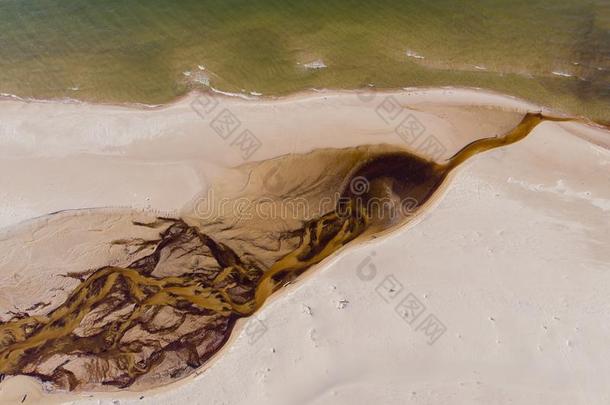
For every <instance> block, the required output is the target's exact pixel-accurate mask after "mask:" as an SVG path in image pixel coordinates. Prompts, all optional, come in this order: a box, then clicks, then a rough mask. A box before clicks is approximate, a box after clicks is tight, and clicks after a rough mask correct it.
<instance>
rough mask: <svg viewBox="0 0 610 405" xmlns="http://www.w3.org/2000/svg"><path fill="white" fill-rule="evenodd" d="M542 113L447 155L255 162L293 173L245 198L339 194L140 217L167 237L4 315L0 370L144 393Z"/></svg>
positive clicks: (362, 150) (335, 153)
mask: <svg viewBox="0 0 610 405" xmlns="http://www.w3.org/2000/svg"><path fill="white" fill-rule="evenodd" d="M545 120H558V119H555V118H548V117H544V116H542V115H540V114H527V115H525V117H524V118H523V120H522V121H521V122H520V123H519V124H518V125H517V126H516V127H515V128H514V129H513V130H511V131H510V132H508V133H507V134H505V135H504V136H502V137H494V138H485V139H481V140H478V141H475V142H473V143H471V144H469V145H467V146H466V147H464V148H463V149H462V150H461V151H459V152H458V153H457V154H456V155H455V156H454V157H453V158H451V159H450V160H449V161H448V162H447V163H444V164H441V163H436V162H431V161H428V160H425V159H423V158H421V157H418V156H416V155H413V154H410V153H407V152H405V151H404V150H401V149H398V148H393V147H388V146H383V147H366V146H364V147H358V148H350V149H341V150H320V151H314V152H312V153H310V154H307V155H295V156H287V157H283V158H279V159H274V160H271V161H265V162H262V163H258V164H257V165H258V166H256V167H254V168H250V170H252V171H253V173H254V175H255V176H258V177H259V178H261V179H263V180H267V179H268V177H266V176H267V175H268V174H269V173H275V172H278V170H279V171H280V173H281V174H282V176H283V178H284V181H283V184H282V185H281V186H277V185H276V186H275V187H271V189H272V190H271V191H269V190H265V189H264V187H262V188H263V189H261V187H258V186H255V187H254V189H255V190H254V191H252V190H250V191H249V192H250V193H251V194H250V196H252V195H256V196H258V197H261V196H265V195H266V194H270V195H272V196H273V198H272V202H273V203H274V204H276V205H277V204H280V205H281V204H282V202H283V201H286V199H287V198H289V197H297V196H298V197H299V198H303V201H306V202H307V203H308V204H312V203H315V202H316V201H318V202H319V201H320V200H321V199H322V198H325V197H327V196H332V197H330V199H329V200H328V201H332V205H331V206H330V207H329V209H324V208H319V207H321V205H318V206H317V207H318V208H315V209H314V208H311V207H309V206H308V207H306V209H305V210H304V211H302V212H300V211H299V212H295V211H294V210H293V211H291V212H290V213H289V214H290V215H289V216H288V217H282V218H257V217H256V216H254V217H249V218H247V219H245V220H242V219H241V218H237V219H236V218H235V214H234V213H226V212H225V213H222V214H219V215H218V216H214V215H211V216H207V217H206V218H203V219H202V218H201V216H198V215H196V214H190V215H185V216H184V217H181V218H160V217H158V218H153V219H151V220H150V221H147V222H136V221H134V222H133V227H142V228H147V229H154V230H158V238H156V239H153V240H142V239H137V238H136V239H129V238H128V239H122V240H116V241H114V243H115V244H119V245H125V246H129V247H130V248H131V249H132V250H131V251H132V260H131V261H130V262H129V263H127V264H126V265H124V266H105V267H101V268H97V269H94V270H88V271H83V272H82V273H78V274H68V275H66V276H67V277H72V278H76V279H78V280H79V284H78V286H77V288H76V289H74V290H72V291H71V292H70V293H69V295H68V298H67V299H66V300H65V301H64V302H63V303H61V304H60V305H58V306H56V307H55V308H53V309H51V310H50V311H49V312H47V313H46V314H45V315H35V316H34V315H30V314H28V313H26V312H24V313H18V314H14V315H13V316H12V318H11V319H9V320H8V321H6V322H3V323H1V324H0V373H2V374H3V375H17V374H23V375H30V376H35V377H37V378H39V379H40V380H42V381H45V382H48V383H49V384H48V387H50V388H52V389H66V390H77V389H78V390H100V389H104V387H108V386H111V387H112V386H113V387H117V388H126V387H130V386H133V388H136V387H137V388H138V389H145V388H150V387H153V386H157V385H161V384H165V383H168V382H171V381H173V380H175V379H177V378H181V377H184V376H186V375H188V374H189V373H191V372H192V371H193V370H195V369H197V368H198V367H200V366H202V365H203V364H204V363H205V362H206V361H207V360H208V359H209V358H210V357H211V356H212V355H213V354H214V353H216V352H217V351H218V350H219V349H220V348H221V347H222V346H223V345H224V344H225V343H226V342H227V340H228V338H229V336H230V334H231V332H232V330H233V327H234V325H235V322H236V321H237V320H238V319H240V318H244V317H248V316H250V315H252V314H253V313H255V312H256V311H257V310H258V309H259V308H260V307H261V306H262V305H263V304H264V303H265V301H266V300H267V298H269V296H271V295H272V294H273V293H274V292H276V291H277V290H279V289H281V287H283V286H285V285H287V284H289V283H291V282H293V281H294V280H295V279H296V278H297V277H298V276H299V275H300V274H302V273H303V272H304V271H305V270H307V269H309V268H311V267H312V266H313V265H315V264H317V263H319V262H320V261H322V260H323V259H325V258H327V257H328V256H330V255H331V254H332V253H333V252H336V251H337V250H338V249H340V248H342V247H343V246H345V245H346V244H348V243H349V242H351V241H354V240H356V239H361V238H365V237H367V236H371V235H373V234H375V233H379V232H383V231H387V230H389V229H392V228H394V227H397V226H400V225H402V224H404V223H406V222H407V221H408V219H409V218H410V217H411V216H412V215H413V214H414V213H415V212H417V211H418V209H419V208H420V207H421V206H422V205H423V204H425V203H426V201H428V200H429V199H430V198H431V197H432V196H433V195H434V193H435V192H436V191H437V190H438V188H439V186H440V185H441V184H442V183H443V181H444V180H445V179H446V177H447V175H448V174H449V173H450V172H451V170H453V169H454V168H456V167H457V166H459V165H460V164H461V163H462V162H464V161H465V160H466V159H468V158H469V157H471V156H474V155H476V154H478V153H480V152H483V151H486V150H489V149H492V148H496V147H500V146H505V145H509V144H511V143H514V142H517V141H519V140H521V139H523V138H524V137H526V136H527V135H528V134H529V133H530V131H531V130H532V129H533V128H534V127H535V126H536V125H538V124H539V123H541V122H543V121H545ZM315 167H317V168H318V169H317V171H316V170H314V169H307V168H315ZM278 168H279V169H278ZM329 171H333V173H334V174H336V176H328V172H329ZM331 177H332V178H331ZM304 178H305V179H304ZM295 179H300V180H295ZM286 183H288V184H286ZM260 184H268V182H265V181H261V182H260ZM257 187H258V190H256V188H257ZM257 192H258V194H256V193H257ZM252 193H254V194H252ZM206 204H208V208H209V201H207V202H206ZM232 215H233V217H231V216H232ZM73 226H78V222H75V224H74V225H73ZM58 254H61V253H60V252H58ZM83 270H86V269H83Z"/></svg>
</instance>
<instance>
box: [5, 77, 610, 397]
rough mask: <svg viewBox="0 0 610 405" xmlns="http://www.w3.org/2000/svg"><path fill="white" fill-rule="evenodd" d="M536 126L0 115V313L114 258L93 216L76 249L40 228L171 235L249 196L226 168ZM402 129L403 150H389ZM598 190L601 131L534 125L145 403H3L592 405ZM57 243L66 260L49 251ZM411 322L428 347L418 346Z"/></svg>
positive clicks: (522, 106)
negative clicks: (143, 220)
mask: <svg viewBox="0 0 610 405" xmlns="http://www.w3.org/2000/svg"><path fill="white" fill-rule="evenodd" d="M540 110H544V109H542V108H541V107H540V106H536V105H532V104H530V103H527V102H524V101H522V100H517V99H514V98H512V97H509V96H504V95H500V94H495V93H487V92H483V91H480V90H473V89H453V88H442V89H404V90H401V91H394V92H334V91H321V92H312V93H306V94H300V95H295V96H290V97H286V98H279V99H256V100H243V99H239V98H231V97H224V96H219V95H213V96H211V95H207V94H206V95H202V94H197V93H192V94H190V95H188V96H187V97H185V98H183V99H181V100H179V101H177V102H175V103H173V104H171V105H168V106H163V107H158V108H148V109H146V108H134V107H127V106H108V105H91V104H85V103H82V104H80V103H59V102H21V101H15V100H1V101H0V184H1V185H2V187H0V193H1V194H0V195H1V196H2V198H1V199H0V252H2V253H3V254H2V256H0V257H2V258H1V259H0V280H1V283H0V285H1V288H0V313H1V314H3V315H4V314H6V313H8V311H25V310H26V309H27V306H28V305H30V304H31V301H32V295H36V296H44V298H45V299H49V300H50V301H52V302H53V304H52V305H55V303H58V302H60V301H61V300H62V299H65V295H62V294H63V293H58V294H57V295H54V296H53V297H51V296H50V295H49V293H48V290H49V288H51V286H56V285H58V283H60V284H61V283H64V281H57V280H58V279H56V278H54V277H55V275H57V274H59V273H65V272H69V271H78V270H82V269H83V268H82V266H83V265H85V266H91V265H92V263H98V262H99V263H101V262H103V261H104V260H106V259H105V257H106V255H107V254H108V252H109V248H107V244H108V243H109V241H110V240H111V239H112V238H114V237H115V235H114V234H112V235H110V234H108V235H106V234H104V233H105V230H104V229H105V228H104V227H105V226H106V225H107V224H106V223H105V222H104V221H103V220H101V221H98V222H96V219H95V218H94V217H90V218H89V220H88V221H90V223H89V222H88V223H87V227H86V228H84V229H79V230H73V229H67V228H66V229H63V228H61V226H58V227H57V228H53V226H56V224H55V225H54V223H53V221H57V220H47V219H44V220H43V222H41V220H34V219H35V218H38V217H42V216H44V215H47V214H50V213H53V212H57V211H63V210H82V209H91V208H103V209H105V210H108V211H114V212H127V211H129V210H137V211H141V212H143V213H144V215H146V213H160V214H162V215H178V214H179V213H181V212H183V210H184V209H185V207H187V206H189V204H191V202H192V201H193V199H195V198H196V197H197V196H199V195H204V194H205V193H206V191H207V190H208V189H209V187H211V186H212V185H216V184H218V183H219V182H220V181H222V182H230V183H227V184H225V186H226V187H228V188H231V189H235V190H239V189H241V188H243V187H245V185H246V184H247V183H248V178H247V177H244V176H243V172H241V171H236V170H233V168H234V167H237V166H239V165H244V164H249V163H252V162H256V161H262V160H265V159H271V158H275V157H278V156H281V155H286V154H297V153H305V152H309V151H312V150H314V149H318V148H345V147H350V146H357V145H366V144H383V143H386V144H391V145H398V146H400V147H403V148H406V149H407V150H410V151H413V152H415V153H417V154H420V155H422V156H424V157H426V158H429V159H433V160H437V161H443V160H446V159H448V158H450V157H451V156H452V155H453V154H454V153H455V152H457V151H458V150H460V149H461V148H462V147H463V146H465V145H467V144H468V143H470V142H472V141H475V140H477V139H480V138H484V137H490V136H499V135H501V134H504V133H505V132H507V131H508V130H510V129H511V128H513V127H514V126H515V125H516V124H517V123H518V122H519V120H520V119H521V117H522V116H523V114H524V113H525V112H528V111H540ZM223 114H224V116H225V117H227V116H229V117H230V118H231V119H230V121H231V122H232V124H230V125H232V126H233V127H232V128H233V129H231V131H232V132H231V133H230V134H228V135H227V131H226V130H225V129H222V128H223V127H222V126H218V125H217V124H218V123H219V121H218V119H219V116H220V117H222V116H223ZM405 120H406V121H405ZM404 122H407V123H409V122H410V123H415V124H414V125H416V127H417V126H418V125H419V127H417V128H415V129H413V128H414V127H411V130H414V131H416V132H417V133H418V134H420V135H418V136H417V137H413V136H410V137H409V136H405V133H404V132H403V133H402V135H403V136H402V137H401V133H400V131H398V132H397V131H396V128H397V126H398V125H399V124H401V123H404ZM236 123H239V125H237V124H236ZM244 131H247V132H244ZM242 134H245V135H243V136H242ZM409 134H411V135H412V132H409ZM240 136H242V137H241V138H240ZM246 141H247V142H246ZM307 170H308V168H306V167H304V168H303V171H304V172H306V171H307ZM609 185H610V132H609V131H608V130H607V129H604V128H600V127H596V126H594V125H590V124H585V123H583V122H563V123H556V122H544V123H542V124H540V125H539V126H538V127H536V128H535V129H534V130H533V131H532V133H531V134H530V135H529V136H528V137H527V138H526V139H525V140H523V141H520V142H518V143H516V144H514V145H510V146H507V147H503V148H499V149H495V150H492V151H490V152H485V153H482V154H480V155H477V156H475V157H473V158H472V159H471V160H469V161H467V162H466V163H465V164H464V165H463V166H461V167H459V168H458V169H457V170H456V172H455V173H454V174H453V175H452V176H451V177H450V178H449V179H448V181H447V183H446V184H445V185H444V188H443V189H442V190H440V194H439V195H438V197H437V198H435V199H434V201H432V202H431V204H429V206H427V207H426V208H425V209H424V210H423V211H422V212H421V213H420V214H419V215H417V216H416V218H414V219H413V220H412V221H411V222H409V223H408V224H407V225H405V226H403V227H402V228H400V229H398V230H396V231H394V232H391V233H389V234H387V235H383V236H381V237H379V238H376V239H374V240H372V241H369V242H366V243H363V244H355V245H349V246H347V247H346V248H345V249H342V250H341V251H340V252H338V253H337V254H335V255H333V256H331V257H330V258H329V259H327V260H325V261H323V262H322V263H321V264H320V265H317V266H316V267H315V268H314V269H311V270H309V271H308V272H307V274H306V275H305V276H304V277H303V278H301V279H300V280H298V281H297V282H296V283H294V284H293V285H291V286H289V287H287V288H285V289H283V290H281V291H279V292H278V293H277V294H276V295H275V296H274V297H273V299H272V300H270V301H269V302H268V303H266V304H265V306H264V307H263V308H262V309H261V310H260V311H259V312H258V313H257V314H256V316H255V317H252V318H250V319H248V320H246V321H245V322H242V325H241V327H239V328H237V329H236V330H235V334H234V336H233V337H232V338H231V340H230V341H229V342H228V343H227V345H226V346H225V347H223V349H222V350H221V351H220V352H219V353H217V355H215V357H214V358H213V359H212V360H211V361H210V362H208V364H206V365H204V366H202V367H201V369H200V370H199V371H198V372H197V373H196V375H191V376H188V377H185V378H184V379H183V380H180V381H177V382H175V383H173V384H170V385H168V386H163V387H159V388H157V389H154V390H148V391H144V392H135V391H129V390H125V391H124V392H99V393H96V392H79V393H53V394H48V393H44V392H43V388H42V387H41V384H40V383H39V382H37V381H36V380H34V379H33V378H30V377H24V376H17V377H10V376H7V377H6V378H5V379H4V381H2V382H1V383H0V403H7V404H8V403H15V402H22V403H24V404H29V403H32V404H33V403H40V401H42V400H44V401H45V402H48V403H78V404H94V403H96V404H97V403H103V404H112V403H121V404H127V403H143V401H144V400H145V402H146V403H158V404H181V403H206V404H232V405H233V404H246V403H248V404H249V405H252V404H287V403H290V404H317V405H321V404H344V403H345V404H347V403H353V404H368V403H373V402H375V403H383V404H405V403H412V404H431V403H435V404H436V403H452V404H472V403H481V404H488V403H495V404H509V403H527V404H548V403H556V404H606V403H608V402H610V387H609V386H608V384H607V378H606V376H607V375H609V374H610V347H609V346H608V345H607V337H608V330H607V325H606V320H607V317H608V313H609V311H610V294H608V293H607V291H608V289H610V272H609V270H610V251H609V250H608V248H607V246H608V242H609V241H610V187H609ZM62 215H72V213H67V214H62ZM75 215H77V214H75ZM60 218H61V217H60ZM60 225H61V224H60ZM45 229H47V231H45ZM49 229H51V230H52V229H60V230H61V232H51V231H48V230H49ZM96 232H97V233H96ZM100 234H101V235H103V236H99V235H100ZM59 240H61V241H62V243H63V244H65V243H66V241H67V240H69V241H70V244H71V246H72V249H71V250H70V251H69V252H57V251H54V250H55V249H54V246H56V244H59V242H57V241H59ZM113 257H114V256H113ZM45 294H47V295H45ZM409 297H415V298H416V299H417V300H419V302H420V303H422V304H423V305H424V306H425V310H424V311H423V312H421V314H420V315H419V316H418V317H417V318H416V319H414V320H413V321H412V322H408V320H405V319H403V318H401V310H402V308H403V306H404V305H405V303H407V301H405V300H408V299H409ZM28 303H30V304H28ZM47 309H48V308H47ZM43 312H44V311H43ZM429 316H434V317H435V318H429ZM427 319H430V320H436V321H437V322H439V323H440V324H442V333H437V334H433V335H430V334H428V335H427V334H426V331H428V332H429V329H428V330H426V326H425V325H426V323H425V321H426V320H427ZM422 325H423V326H422Z"/></svg>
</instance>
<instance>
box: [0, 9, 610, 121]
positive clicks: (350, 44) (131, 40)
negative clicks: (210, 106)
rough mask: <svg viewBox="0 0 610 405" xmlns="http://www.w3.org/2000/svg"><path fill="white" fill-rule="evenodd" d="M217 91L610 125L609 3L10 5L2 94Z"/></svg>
mask: <svg viewBox="0 0 610 405" xmlns="http://www.w3.org/2000/svg"><path fill="white" fill-rule="evenodd" d="M316 60H322V61H323V63H324V64H325V65H326V66H327V67H325V68H322V69H308V68H306V67H305V64H307V63H311V62H313V61H316ZM199 66H201V68H204V69H205V70H202V69H200V68H199ZM207 80H209V85H210V86H213V87H214V88H216V89H220V90H223V91H229V92H245V93H249V92H260V93H263V94H264V95H282V94H288V93H293V92H297V91H300V90H305V89H310V88H334V89H345V88H347V89H353V88H362V87H366V86H369V85H371V84H372V85H374V86H375V87H377V88H400V87H410V86H469V87H482V88H486V89H490V90H497V91H501V92H503V93H508V94H512V95H515V96H519V97H523V98H526V99H528V100H531V101H535V102H538V103H542V104H545V105H548V106H551V107H554V108H557V109H559V110H562V111H565V112H569V113H573V114H579V115H584V116H588V117H590V118H593V119H595V120H598V121H605V122H608V121H610V108H609V106H610V1H608V0H603V1H602V0H555V1H548V0H530V1H521V0H510V1H500V0H465V1H447V0H437V1H432V0H428V1H423V0H422V1H420V0H402V1H398V0H378V1H374V2H372V1H363V0H324V1H319V0H307V1H305V0H302V1H289V0H258V1H257V0H198V1H196V0H103V1H102V0H97V1H93V0H0V93H8V94H15V95H18V96H21V97H34V98H45V99H47V98H65V97H69V98H74V99H81V100H88V101H97V102H121V103H123V102H127V103H146V104H158V103H166V102H169V101H171V100H172V99H174V98H176V97H178V96H180V95H182V94H184V93H185V92H187V91H188V90H189V89H190V88H194V87H205V84H201V83H200V82H206V81H207Z"/></svg>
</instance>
